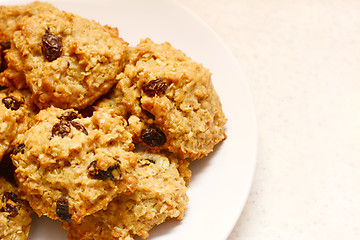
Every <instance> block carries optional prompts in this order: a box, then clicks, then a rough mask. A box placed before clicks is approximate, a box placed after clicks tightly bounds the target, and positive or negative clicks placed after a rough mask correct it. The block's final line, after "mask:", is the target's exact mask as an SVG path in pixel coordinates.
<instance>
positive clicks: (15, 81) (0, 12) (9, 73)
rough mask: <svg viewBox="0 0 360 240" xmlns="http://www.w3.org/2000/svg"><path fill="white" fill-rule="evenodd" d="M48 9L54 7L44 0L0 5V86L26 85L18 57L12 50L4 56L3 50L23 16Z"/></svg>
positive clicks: (7, 47)
mask: <svg viewBox="0 0 360 240" xmlns="http://www.w3.org/2000/svg"><path fill="white" fill-rule="evenodd" d="M50 9H55V7H54V6H52V5H51V4H49V3H44V2H33V3H29V4H25V5H19V6H0V45H1V48H0V52H1V53H2V57H1V58H2V59H1V62H2V64H1V66H2V67H1V68H0V85H1V86H7V87H16V88H25V87H26V86H25V76H24V74H23V73H22V65H21V61H20V59H18V56H17V55H16V54H13V53H12V52H11V53H9V55H8V56H5V54H3V53H4V52H3V50H5V49H9V48H10V45H11V36H12V34H13V33H14V31H15V30H16V26H17V24H18V22H19V21H20V20H21V19H22V18H23V17H28V16H33V15H36V14H40V13H43V12H45V11H48V10H50ZM6 52H7V51H6Z"/></svg>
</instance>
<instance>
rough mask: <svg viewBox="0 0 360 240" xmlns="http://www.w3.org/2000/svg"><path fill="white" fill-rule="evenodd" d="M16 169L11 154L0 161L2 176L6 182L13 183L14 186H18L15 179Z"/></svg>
mask: <svg viewBox="0 0 360 240" xmlns="http://www.w3.org/2000/svg"><path fill="white" fill-rule="evenodd" d="M15 169H16V168H15V166H14V164H13V162H12V160H11V157H10V154H6V155H5V156H4V157H3V158H2V159H1V161H0V175H1V176H3V177H5V178H6V180H8V181H9V182H11V183H12V184H13V185H14V186H17V183H16V181H15V178H14V174H15Z"/></svg>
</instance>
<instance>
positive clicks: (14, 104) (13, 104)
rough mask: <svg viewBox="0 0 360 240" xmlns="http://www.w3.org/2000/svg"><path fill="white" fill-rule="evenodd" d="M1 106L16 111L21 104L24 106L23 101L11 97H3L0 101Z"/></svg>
mask: <svg viewBox="0 0 360 240" xmlns="http://www.w3.org/2000/svg"><path fill="white" fill-rule="evenodd" d="M2 102H3V104H4V105H5V107H6V108H7V109H11V110H18V109H19V108H20V107H21V105H22V104H24V102H25V101H24V99H22V100H21V101H18V100H16V99H15V98H14V97H13V96H9V97H5V98H3V100H2Z"/></svg>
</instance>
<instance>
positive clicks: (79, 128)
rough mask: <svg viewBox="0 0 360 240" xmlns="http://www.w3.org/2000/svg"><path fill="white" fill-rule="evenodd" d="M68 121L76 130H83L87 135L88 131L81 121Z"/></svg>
mask: <svg viewBox="0 0 360 240" xmlns="http://www.w3.org/2000/svg"><path fill="white" fill-rule="evenodd" d="M70 123H71V125H72V126H73V127H74V128H76V129H77V130H79V131H81V132H83V133H84V134H85V135H88V132H87V130H86V128H85V127H84V126H83V125H82V124H81V123H78V122H75V121H71V122H70Z"/></svg>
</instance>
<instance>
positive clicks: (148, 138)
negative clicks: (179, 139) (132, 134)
mask: <svg viewBox="0 0 360 240" xmlns="http://www.w3.org/2000/svg"><path fill="white" fill-rule="evenodd" d="M141 139H142V140H143V141H144V142H145V143H146V144H147V145H149V146H150V147H159V146H162V145H164V144H165V143H166V135H165V133H163V131H161V130H160V129H159V128H158V127H157V126H155V125H154V124H152V125H150V126H148V127H147V128H145V129H143V130H142V131H141Z"/></svg>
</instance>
